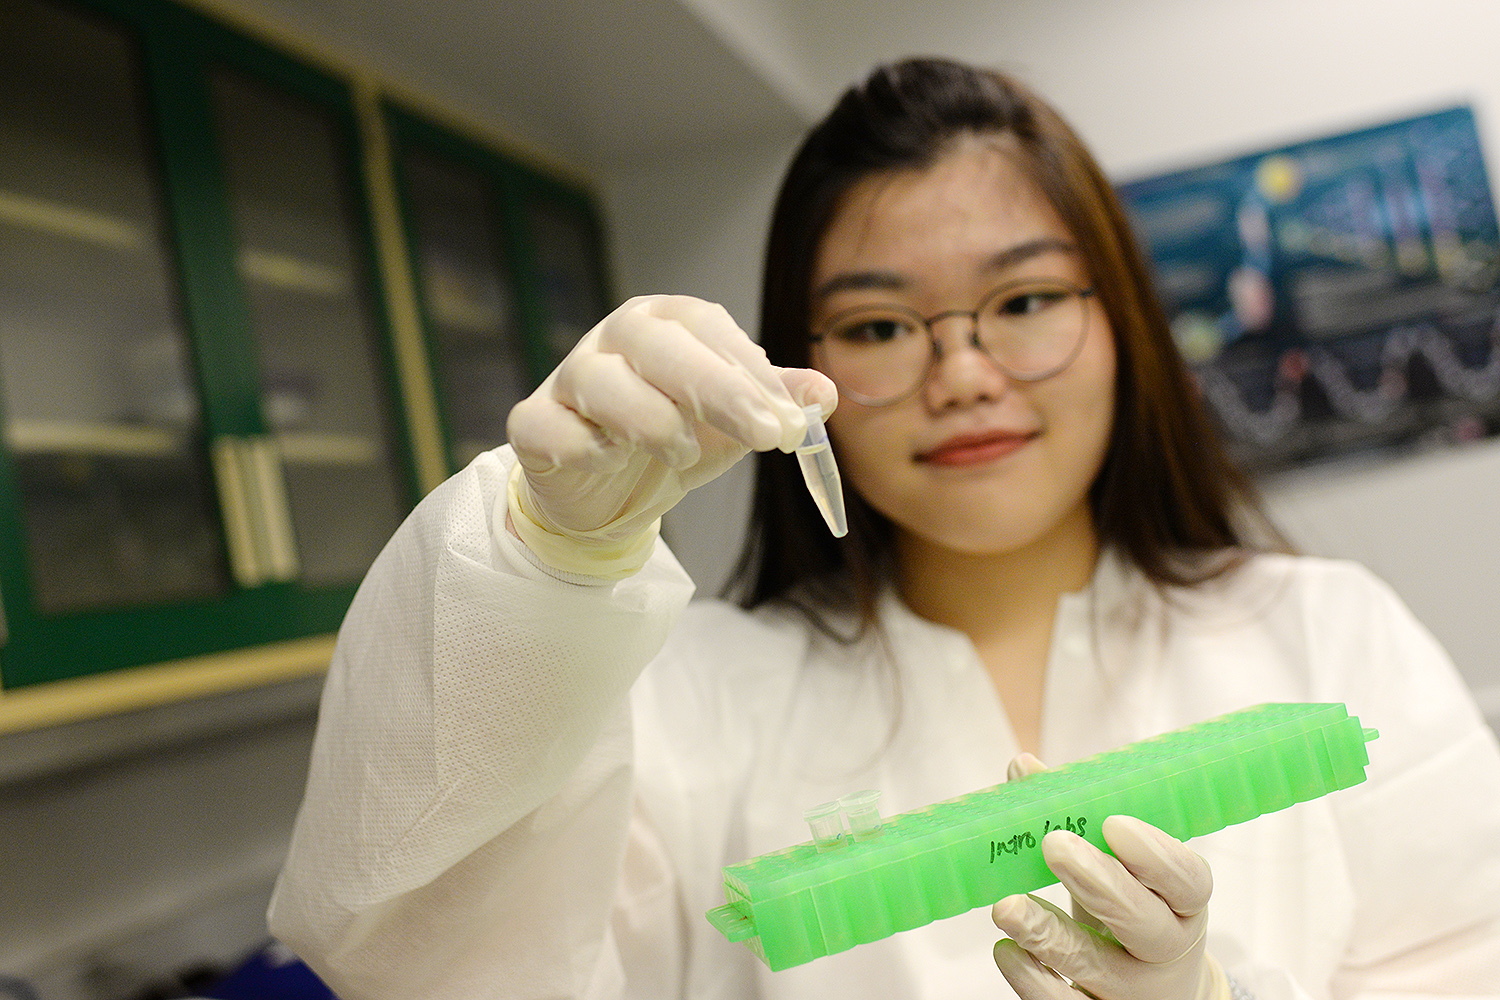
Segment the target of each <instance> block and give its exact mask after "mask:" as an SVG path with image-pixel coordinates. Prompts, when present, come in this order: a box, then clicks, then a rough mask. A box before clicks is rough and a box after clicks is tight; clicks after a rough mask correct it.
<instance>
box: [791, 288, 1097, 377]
mask: <svg viewBox="0 0 1500 1000" xmlns="http://www.w3.org/2000/svg"><path fill="white" fill-rule="evenodd" d="M1093 294H1094V289H1092V288H1080V287H1079V286H1077V285H1074V284H1072V283H1070V282H1067V281H1060V280H1056V279H1051V278H1034V279H1027V280H1024V281H1012V282H1007V283H1006V284H1003V285H1001V286H1000V287H998V288H996V289H994V290H993V291H991V292H990V293H989V294H988V295H986V296H985V297H984V299H983V300H981V301H980V303H979V305H977V306H975V307H974V309H973V311H972V312H970V311H965V310H963V309H949V310H947V311H946V312H940V313H937V314H936V315H933V316H927V317H923V316H922V315H921V314H920V313H918V312H916V311H915V310H912V309H908V308H906V307H905V306H899V305H874V306H859V307H857V308H854V309H847V310H845V311H843V312H840V313H837V314H835V315H834V316H832V317H830V318H829V319H828V320H827V321H826V322H825V323H823V324H822V326H820V327H819V328H818V329H817V330H816V331H815V332H814V333H813V336H812V342H813V353H814V357H815V359H816V363H817V366H818V367H819V368H820V369H821V370H822V371H823V373H824V374H825V375H827V376H828V377H829V378H831V379H833V382H834V384H835V385H837V386H838V388H839V392H841V393H842V394H843V395H845V396H847V397H848V398H850V399H852V400H854V401H855V402H856V403H863V404H864V405H865V406H888V405H890V404H892V403H897V402H900V401H901V400H903V399H905V398H906V397H907V396H909V395H911V394H912V393H913V392H915V391H916V390H917V388H918V386H920V385H921V384H922V382H923V381H924V380H925V379H926V378H927V375H928V372H929V371H930V370H931V369H932V366H933V365H934V364H936V362H937V361H938V359H939V358H941V357H942V356H943V350H944V348H943V344H942V341H940V340H939V339H938V336H937V334H936V333H935V332H934V331H933V329H932V325H933V324H934V323H936V322H937V321H938V320H941V319H948V318H949V317H952V316H968V317H969V318H970V319H971V320H972V321H973V323H974V328H973V330H972V332H971V333H970V334H969V339H968V343H969V346H971V347H974V348H976V349H977V350H979V351H982V352H983V353H984V354H985V356H986V357H987V358H989V360H990V361H991V363H993V364H994V365H995V367H996V368H998V369H1000V371H1002V372H1003V373H1005V375H1006V376H1007V377H1009V378H1012V379H1016V380H1017V381H1021V382H1039V381H1041V380H1042V379H1045V378H1051V377H1052V376H1053V375H1056V374H1057V373H1059V372H1061V371H1062V370H1063V369H1064V368H1066V367H1068V365H1070V364H1072V363H1073V359H1074V358H1076V357H1077V356H1078V352H1079V350H1080V349H1082V347H1083V341H1084V337H1085V336H1086V335H1087V333H1088V314H1089V310H1088V309H1087V307H1086V305H1085V300H1086V299H1088V298H1090V297H1091V296H1092V295H1093Z"/></svg>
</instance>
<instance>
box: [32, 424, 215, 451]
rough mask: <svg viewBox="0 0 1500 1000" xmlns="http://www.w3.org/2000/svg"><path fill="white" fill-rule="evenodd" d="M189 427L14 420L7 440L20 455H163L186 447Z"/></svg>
mask: <svg viewBox="0 0 1500 1000" xmlns="http://www.w3.org/2000/svg"><path fill="white" fill-rule="evenodd" d="M187 442H188V434H187V432H186V431H182V430H174V429H172V428H167V427H148V426H141V425H136V424H106V423H86V422H82V421H74V420H12V421H10V422H9V423H8V424H6V426H5V444H6V446H7V447H8V448H10V450H11V451H12V452H14V453H16V454H19V455H41V454H49V455H59V454H60V455H112V456H115V457H119V458H164V457H167V456H171V455H179V454H181V453H182V452H183V451H184V450H186V447H187Z"/></svg>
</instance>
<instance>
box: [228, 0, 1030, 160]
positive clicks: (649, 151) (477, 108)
mask: <svg viewBox="0 0 1500 1000" xmlns="http://www.w3.org/2000/svg"><path fill="white" fill-rule="evenodd" d="M216 6H219V7H221V8H225V9H228V10H229V11H231V12H239V13H241V14H243V15H245V16H247V17H249V18H251V19H253V20H254V21H257V22H262V23H267V22H268V23H270V24H273V25H275V26H277V28H279V29H282V30H289V31H290V32H291V33H292V34H294V35H296V36H299V37H301V38H303V39H306V40H308V41H309V42H311V43H313V44H314V45H316V46H317V47H319V48H322V49H327V50H331V51H332V52H333V53H334V54H336V55H337V56H338V57H339V58H340V59H342V60H345V61H349V62H353V63H356V64H358V65H360V66H364V67H369V68H372V69H374V70H375V71H376V72H377V73H378V75H379V76H380V77H381V78H382V79H383V80H387V81H391V82H393V83H395V84H397V85H399V86H401V87H404V88H407V89H409V90H411V91H413V92H416V93H418V94H420V95H422V96H424V97H425V98H428V99H431V100H433V101H436V102H438V103H440V104H441V105H443V106H445V107H449V108H452V109H454V110H455V111H457V112H458V113H460V114H462V115H464V116H465V117H467V118H470V119H473V120H476V121H478V122H480V123H482V124H483V125H484V126H485V127H486V128H488V129H491V130H494V131H496V132H498V133H500V134H502V135H504V136H506V137H507V138H509V139H511V140H514V141H518V142H521V143H524V144H527V145H530V146H534V147H537V148H539V149H540V150H543V151H545V152H547V153H549V154H551V155H553V156H556V157H561V158H562V159H564V160H566V161H568V162H570V163H572V164H574V165H575V166H577V167H579V168H581V169H584V170H587V171H589V172H595V171H600V170H609V169H613V168H623V167H629V166H631V165H634V164H640V163H649V162H661V161H662V160H664V159H665V160H670V159H672V158H673V157H678V156H687V155H691V154H692V153H693V151H694V150H695V149H700V148H703V147H704V146H706V145H710V144H711V145H714V146H716V147H718V148H720V149H722V148H723V147H724V146H725V145H726V144H727V145H730V146H732V145H734V144H737V143H739V144H743V143H753V142H758V141H785V140H786V138H787V137H789V136H794V135H797V134H800V133H801V132H802V131H804V130H805V128H806V126H807V125H808V124H810V123H811V122H812V121H813V120H814V119H815V118H817V117H819V116H820V115H821V114H822V112H823V110H824V109H825V108H826V107H827V106H828V105H829V104H830V103H831V102H832V100H833V99H834V98H835V97H836V96H837V93H838V91H839V90H840V89H841V88H842V87H843V86H844V85H845V84H847V82H848V81H849V80H851V79H853V78H854V77H856V76H858V75H860V74H861V73H863V72H864V70H865V69H867V68H868V67H869V66H870V65H871V64H873V63H874V62H875V61H877V60H879V59H881V58H887V57H888V56H889V55H890V54H894V53H897V52H900V51H904V50H907V49H925V50H927V51H934V50H938V49H943V48H948V49H952V48H954V46H953V45H951V44H947V43H946V39H959V40H960V41H959V42H958V43H957V44H958V46H959V47H960V48H961V47H962V44H963V42H962V40H963V39H965V38H967V37H971V36H972V35H973V34H974V32H973V31H971V30H970V29H971V28H973V27H977V26H978V25H980V24H982V23H993V18H994V16H995V11H996V9H997V8H996V5H995V3H994V2H993V0H991V2H988V3H980V2H971V0H935V2H928V3H910V2H903V0H798V2H796V3H787V2H782V0H431V2H410V0H218V2H217V3H216ZM1011 13H1012V14H1015V13H1017V12H1016V11H1014V10H1012V11H1011ZM955 54H960V55H961V54H962V52H958V53H955Z"/></svg>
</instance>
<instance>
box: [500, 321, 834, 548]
mask: <svg viewBox="0 0 1500 1000" xmlns="http://www.w3.org/2000/svg"><path fill="white" fill-rule="evenodd" d="M837 401H838V392H837V390H836V389H835V388H834V386H833V383H832V382H830V381H829V380H828V378H827V377H826V376H824V375H823V374H822V373H820V372H816V371H811V370H808V369H794V368H777V367H775V366H773V365H772V364H771V363H770V362H769V361H767V360H766V355H765V351H764V350H762V349H761V347H760V346H759V345H758V344H756V343H755V342H754V341H752V340H751V339H750V338H749V337H748V336H747V335H746V334H745V332H744V331H743V330H741V329H740V328H739V326H737V325H736V324H735V322H734V320H733V319H732V318H731V317H730V315H729V313H728V312H727V311H725V309H724V308H723V307H722V306H719V305H715V304H713V303H709V302H705V301H703V300H701V299H695V298H690V297H686V296H667V295H653V296H643V297H639V298H634V299H631V300H629V301H628V302H626V303H624V304H623V305H621V306H620V307H619V308H617V309H615V310H614V312H612V313H610V314H609V315H608V316H606V317H605V318H604V319H603V320H602V321H601V322H600V323H599V324H598V325H597V326H595V327H594V328H593V329H592V330H590V331H589V332H588V333H587V334H586V335H585V336H584V337H583V339H582V340H580V341H579V342H578V344H577V345H576V346H575V347H574V348H573V350H572V351H571V352H569V354H568V356H567V357H566V358H564V359H563V361H562V363H561V364H559V365H558V367H557V369H556V370H555V371H553V372H552V374H551V375H549V376H548V377H547V379H546V381H544V382H543V383H542V384H541V386H540V387H538V389H537V390H536V391H535V392H534V393H532V394H531V395H530V396H529V397H527V398H526V399H524V400H522V401H521V402H520V403H517V404H516V406H515V407H514V408H513V409H512V410H511V412H510V419H509V421H508V423H507V428H506V429H507V436H508V437H509V439H510V444H511V446H512V447H513V448H514V449H515V452H516V457H517V459H518V464H517V466H516V474H515V475H513V477H512V479H511V491H510V498H509V509H508V513H509V516H510V521H511V525H512V527H513V529H514V530H515V531H516V534H517V535H518V536H519V537H520V538H521V540H522V541H524V542H526V544H527V546H528V547H529V548H531V549H532V551H533V552H535V553H536V554H537V555H538V556H539V557H541V558H542V559H543V561H545V562H547V563H548V564H549V565H551V566H553V567H555V568H557V569H561V570H565V571H568V572H574V573H583V574H589V575H595V576H601V577H607V578H614V577H620V576H625V575H628V574H629V573H631V572H634V571H635V570H636V569H639V568H640V566H641V564H642V563H644V561H645V559H646V558H647V556H649V555H650V551H651V546H652V545H653V544H654V542H655V538H656V532H657V528H658V525H659V522H660V518H661V515H662V514H664V513H665V512H666V511H668V510H670V509H671V508H672V506H673V505H674V504H676V503H677V501H679V500H681V499H682V497H683V496H684V495H685V494H686V493H687V492H688V490H690V489H693V488H694V487H696V486H701V485H703V484H704V483H706V482H708V481H710V480H711V479H713V478H714V477H716V476H718V475H719V474H720V473H722V472H724V471H725V470H726V469H728V468H729V467H730V466H731V465H733V464H734V463H735V462H737V461H739V460H740V459H741V458H743V457H744V456H745V455H746V454H747V453H748V452H749V451H751V450H756V451H767V450H769V449H771V448H779V449H781V450H782V451H787V452H790V451H792V450H793V449H794V448H796V447H797V445H799V444H801V442H802V435H803V433H804V431H805V430H806V427H807V420H806V418H805V417H804V416H803V414H802V409H801V407H802V406H803V405H804V404H810V403H818V404H819V405H821V406H822V407H823V411H824V414H825V415H826V414H828V413H830V412H832V410H833V408H834V406H835V405H836V404H837Z"/></svg>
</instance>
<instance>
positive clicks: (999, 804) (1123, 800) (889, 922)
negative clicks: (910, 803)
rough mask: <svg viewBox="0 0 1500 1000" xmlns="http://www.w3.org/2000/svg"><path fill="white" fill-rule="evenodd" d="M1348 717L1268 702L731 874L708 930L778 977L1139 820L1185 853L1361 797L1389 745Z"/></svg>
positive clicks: (1033, 883)
mask: <svg viewBox="0 0 1500 1000" xmlns="http://www.w3.org/2000/svg"><path fill="white" fill-rule="evenodd" d="M1378 735H1379V734H1378V733H1377V732H1376V731H1375V730H1373V729H1364V728H1362V727H1361V726H1360V722H1359V719H1357V718H1355V717H1353V716H1350V715H1349V714H1348V711H1347V709H1346V708H1345V706H1344V705H1342V704H1337V703H1330V704H1308V703H1269V704H1264V705H1256V706H1254V707H1251V708H1246V709H1242V710H1240V711H1237V712H1231V713H1229V714H1227V715H1223V716H1220V717H1218V718H1216V719H1210V720H1208V721H1206V722H1201V723H1197V724H1195V725H1191V726H1187V727H1184V728H1182V729H1178V730H1174V731H1172V732H1169V733H1164V734H1162V735H1160V736H1156V737H1152V738H1150V739H1146V740H1141V741H1140V742H1138V743H1132V744H1129V745H1128V746H1124V747H1120V748H1119V749H1116V750H1110V751H1106V752H1104V753H1100V754H1096V755H1094V756H1093V757H1088V758H1085V759H1083V760H1079V761H1074V762H1073V763H1070V764H1064V765H1062V766H1060V767H1057V768H1053V769H1051V770H1048V771H1043V772H1041V773H1039V774H1034V775H1031V776H1030V777H1028V778H1026V779H1024V780H1022V781H1016V782H1010V783H1007V784H1002V785H996V786H994V787H992V788H986V789H982V790H980V791H977V792H971V793H969V794H967V795H962V796H959V797H958V798H954V799H949V800H947V801H944V802H939V803H937V804H935V805H931V806H928V807H927V808H925V809H917V810H914V811H912V812H906V813H902V814H900V815H898V816H893V817H890V818H888V819H886V820H884V821H883V823H881V825H880V828H879V830H878V832H877V833H876V834H874V835H873V836H870V837H868V838H861V839H859V840H855V839H852V838H851V837H850V836H848V835H842V836H839V837H838V838H837V839H836V840H834V841H833V842H832V845H831V846H830V844H828V843H825V844H823V845H822V846H821V847H820V846H819V845H818V844H815V843H814V842H812V841H809V842H807V843H803V844H798V845H796V846H793V847H789V848H786V849H784V850H780V851H774V852H772V853H770V854H763V855H761V856H760V857H757V858H751V859H750V860H748V861H743V862H740V863H739V864H734V865H730V866H728V867H726V868H725V869H724V896H725V899H726V900H727V902H726V903H725V905H723V906H719V907H715V908H714V909H712V910H709V911H708V914H707V916H708V920H709V922H710V923H711V924H713V926H714V927H715V928H717V929H718V930H719V931H720V933H722V934H723V935H724V936H725V937H726V938H728V939H729V940H730V941H738V942H743V943H744V944H745V945H746V946H747V947H749V948H750V949H751V950H752V951H753V952H755V954H756V955H758V956H759V957H760V958H761V959H762V960H763V961H764V962H765V963H766V964H767V965H768V966H770V968H771V969H772V970H777V971H779V970H781V969H786V968H790V967H792V966H794V965H801V964H803V963H804V962H809V961H812V960H813V959H815V958H820V957H822V956H824V955H832V954H835V953H837V952H840V951H844V950H846V949H849V948H852V947H854V946H855V945H858V944H865V943H867V942H870V941H878V940H880V939H882V938H885V937H889V936H890V935H892V934H895V933H897V932H898V931H904V930H909V929H911V928H913V927H920V926H922V925H923V924H927V923H931V922H932V921H934V920H939V919H942V918H944V917H950V916H953V915H955V914H958V913H963V912H965V911H967V910H971V909H974V908H975V907H978V906H988V905H990V904H992V903H995V902H997V901H998V900H1000V899H1003V898H1004V897H1006V896H1009V895H1012V894H1014V893H1020V892H1031V891H1032V890H1034V889H1039V888H1041V887H1043V886H1046V885H1050V884H1052V883H1053V882H1056V881H1057V878H1056V877H1055V876H1054V875H1053V874H1052V872H1051V871H1050V870H1049V869H1048V868H1047V865H1046V863H1045V861H1044V860H1043V859H1042V851H1041V839H1042V837H1043V835H1044V834H1045V833H1047V832H1048V831H1049V830H1051V829H1055V828H1057V827H1062V828H1064V829H1071V830H1073V831H1074V832H1076V833H1079V834H1081V835H1082V836H1083V837H1084V839H1085V840H1088V841H1089V842H1090V843H1092V844H1094V845H1095V846H1097V847H1100V848H1103V849H1104V850H1108V848H1107V847H1106V846H1105V844H1104V841H1103V838H1102V835H1101V834H1100V832H1099V828H1100V825H1101V824H1102V823H1103V821H1104V819H1105V817H1107V816H1111V815H1114V814H1117V813H1120V814H1126V815H1131V816H1136V817H1139V818H1140V819H1143V820H1145V821H1146V822H1148V823H1151V824H1152V825H1154V826H1157V827H1159V828H1160V829H1162V830H1164V831H1166V832H1167V833H1169V834H1171V835H1172V836H1174V837H1177V838H1178V839H1180V840H1187V839H1189V838H1191V837H1197V836H1202V835H1203V834H1206V833H1212V832H1213V831H1215V830H1220V829H1223V828H1224V827H1226V826H1231V825H1233V824H1235V823H1243V822H1245V821H1246V820H1250V819H1254V818H1255V817H1257V816H1260V815H1262V814H1263V813H1268V812H1274V811H1276V810H1278V809H1284V808H1286V807H1287V806H1290V805H1293V804H1294V803H1297V802H1305V801H1307V800H1309V799H1315V798H1318V797H1319V796H1322V795H1326V794H1328V793H1329V792H1334V791H1338V790H1339V789H1342V788H1348V787H1349V786H1351V785H1356V784H1358V783H1360V782H1361V781H1363V780H1364V779H1365V770H1364V769H1365V766H1366V765H1367V764H1369V756H1368V754H1367V753H1366V751H1365V744H1366V743H1367V742H1368V741H1370V740H1373V739H1375V738H1377V737H1378Z"/></svg>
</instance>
